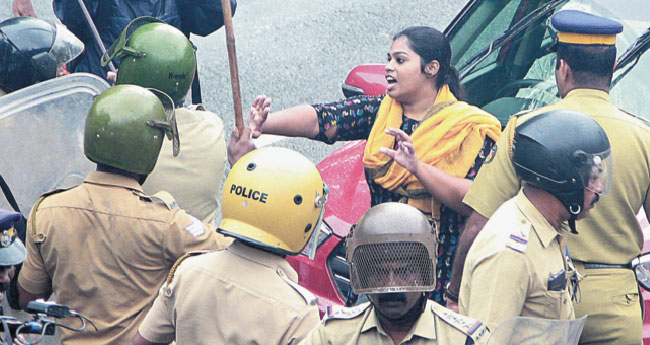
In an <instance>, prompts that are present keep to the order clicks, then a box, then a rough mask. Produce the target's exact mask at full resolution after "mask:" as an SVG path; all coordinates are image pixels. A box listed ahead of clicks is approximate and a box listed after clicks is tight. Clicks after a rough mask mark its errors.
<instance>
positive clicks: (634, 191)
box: [463, 89, 650, 264]
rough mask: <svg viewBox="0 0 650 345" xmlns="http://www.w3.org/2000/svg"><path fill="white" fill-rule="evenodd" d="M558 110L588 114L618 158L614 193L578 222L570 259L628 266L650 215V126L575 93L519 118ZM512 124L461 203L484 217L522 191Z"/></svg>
mask: <svg viewBox="0 0 650 345" xmlns="http://www.w3.org/2000/svg"><path fill="white" fill-rule="evenodd" d="M556 109H568V110H574V111H578V112H581V113H584V114H587V115H589V116H590V117H591V118H593V119H594V120H596V122H598V123H599V124H600V125H601V126H602V127H603V129H604V130H605V132H606V133H607V137H608V138H609V142H610V144H611V146H612V154H613V157H614V181H613V185H612V189H611V191H610V193H609V194H608V195H606V196H603V197H602V198H601V199H600V201H599V202H598V205H597V207H595V208H594V209H592V210H591V211H589V215H588V216H587V217H586V218H585V219H582V220H579V221H577V224H576V227H577V230H578V232H579V233H580V235H579V236H570V237H569V249H570V250H571V256H572V257H573V258H574V259H576V260H580V261H585V262H595V263H605V264H627V263H629V262H630V261H631V260H632V259H633V258H634V257H636V256H638V255H640V254H641V249H642V248H643V233H642V232H641V228H640V226H639V223H638V221H637V219H636V213H637V212H639V209H640V208H641V206H643V207H644V208H645V210H646V214H648V212H650V127H648V126H647V125H645V124H643V123H642V122H641V121H639V120H637V119H635V118H634V117H632V116H630V115H628V114H626V113H624V112H621V111H620V110H618V109H617V108H616V107H614V106H613V105H612V104H611V102H610V99H609V95H608V94H607V93H606V92H603V91H598V90H591V89H576V90H572V91H570V92H569V93H568V94H567V95H566V97H565V98H564V99H563V100H562V101H560V102H558V103H555V104H553V105H549V106H546V107H543V108H540V109H537V110H535V111H532V112H530V113H529V114H530V115H528V114H526V115H523V116H521V117H520V118H519V119H517V124H520V123H523V122H525V120H527V119H529V118H531V116H534V115H537V114H540V113H543V112H546V111H550V110H556ZM511 126H512V121H511V123H509V124H508V127H507V128H506V130H504V135H502V136H501V137H500V138H499V140H498V141H497V147H498V149H497V152H496V156H495V158H494V160H493V161H492V162H491V163H488V162H486V163H485V164H484V165H483V167H481V170H480V171H479V173H478V176H477V177H476V180H474V183H473V184H472V187H471V188H470V189H469V191H468V192H467V195H466V196H465V198H464V199H463V202H464V203H466V204H467V205H469V206H470V207H472V208H473V209H474V210H475V211H476V212H478V213H480V214H481V215H483V216H485V217H488V218H489V217H490V216H491V215H492V213H494V211H495V210H496V209H497V208H498V207H499V206H500V205H501V204H502V203H504V202H505V201H506V200H508V199H510V198H512V197H513V196H514V195H515V194H516V193H517V191H518V190H519V188H520V187H521V185H520V181H519V179H518V178H517V175H516V173H515V169H514V166H513V164H512V161H511V159H510V155H509V153H508V151H509V147H510V143H509V142H508V140H510V138H512V135H510V133H511V128H510V127H511Z"/></svg>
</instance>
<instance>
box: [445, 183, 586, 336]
mask: <svg viewBox="0 0 650 345" xmlns="http://www.w3.org/2000/svg"><path fill="white" fill-rule="evenodd" d="M561 232H562V233H564V234H566V233H568V232H569V228H568V225H565V226H564V227H563V229H562V231H561ZM565 250H566V240H565V239H564V236H563V235H561V234H560V232H558V231H557V230H556V229H555V228H553V227H552V226H551V225H550V224H549V223H548V221H547V220H546V219H545V218H544V216H542V214H541V213H539V211H538V210H537V209H536V208H535V206H533V204H532V203H531V202H530V201H529V200H528V198H526V196H525V194H524V193H523V191H520V192H519V194H517V196H516V197H514V198H513V199H511V200H509V201H507V202H506V203H505V204H503V205H502V206H501V207H500V208H499V209H498V210H497V211H496V212H495V213H494V214H493V215H492V218H490V220H489V221H488V222H487V224H485V227H484V228H483V230H482V231H481V232H480V233H479V235H478V236H477V237H476V239H475V240H474V243H473V244H472V247H471V248H470V250H469V252H468V254H467V259H466V260H465V268H464V271H463V279H462V282H461V285H460V293H459V303H458V307H459V312H460V313H461V314H463V315H467V316H470V317H473V318H477V319H479V320H483V321H485V322H487V323H488V325H489V326H490V328H491V329H495V328H496V326H497V325H499V324H500V323H502V322H503V321H506V320H508V319H511V318H513V317H517V316H527V317H536V318H545V319H559V320H571V319H573V318H574V316H573V304H572V303H571V296H570V294H569V289H568V288H569V285H570V284H569V277H570V275H572V274H573V270H572V269H570V268H569V265H568V263H567V261H566V256H565ZM563 270H564V272H568V274H565V275H564V277H563V278H564V279H566V283H565V285H564V288H563V289H561V290H559V291H557V290H553V291H551V290H549V289H548V284H549V279H550V278H551V277H552V276H555V275H558V273H561V272H562V271H563Z"/></svg>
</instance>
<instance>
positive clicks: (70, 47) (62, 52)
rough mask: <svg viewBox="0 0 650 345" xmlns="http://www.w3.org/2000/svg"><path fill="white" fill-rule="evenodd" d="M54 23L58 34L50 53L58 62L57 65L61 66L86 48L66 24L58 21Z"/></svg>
mask: <svg viewBox="0 0 650 345" xmlns="http://www.w3.org/2000/svg"><path fill="white" fill-rule="evenodd" d="M54 25H55V26H56V35H55V37H54V43H53V44H52V48H50V51H49V52H48V55H49V56H50V57H52V59H53V60H54V61H55V62H56V66H57V67H60V66H62V65H64V64H66V63H68V62H70V61H72V59H74V58H76V57H77V56H79V54H81V52H83V50H84V44H83V43H81V41H80V40H79V39H78V38H77V36H75V35H74V34H73V33H72V32H71V31H70V30H68V29H67V28H66V27H65V26H63V25H61V24H58V23H57V24H54Z"/></svg>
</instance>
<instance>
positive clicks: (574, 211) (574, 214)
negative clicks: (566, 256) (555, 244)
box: [567, 204, 582, 235]
mask: <svg viewBox="0 0 650 345" xmlns="http://www.w3.org/2000/svg"><path fill="white" fill-rule="evenodd" d="M567 209H568V210H569V213H570V214H571V217H570V218H569V228H570V229H571V233H572V234H575V235H577V234H578V230H576V219H577V218H578V215H579V214H580V211H582V207H580V205H578V204H571V205H569V207H568V208H567Z"/></svg>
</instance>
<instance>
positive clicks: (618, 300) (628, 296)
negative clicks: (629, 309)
mask: <svg viewBox="0 0 650 345" xmlns="http://www.w3.org/2000/svg"><path fill="white" fill-rule="evenodd" d="M612 302H614V303H615V304H618V305H622V306H628V305H636V304H639V294H638V293H625V294H620V295H615V296H612Z"/></svg>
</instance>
